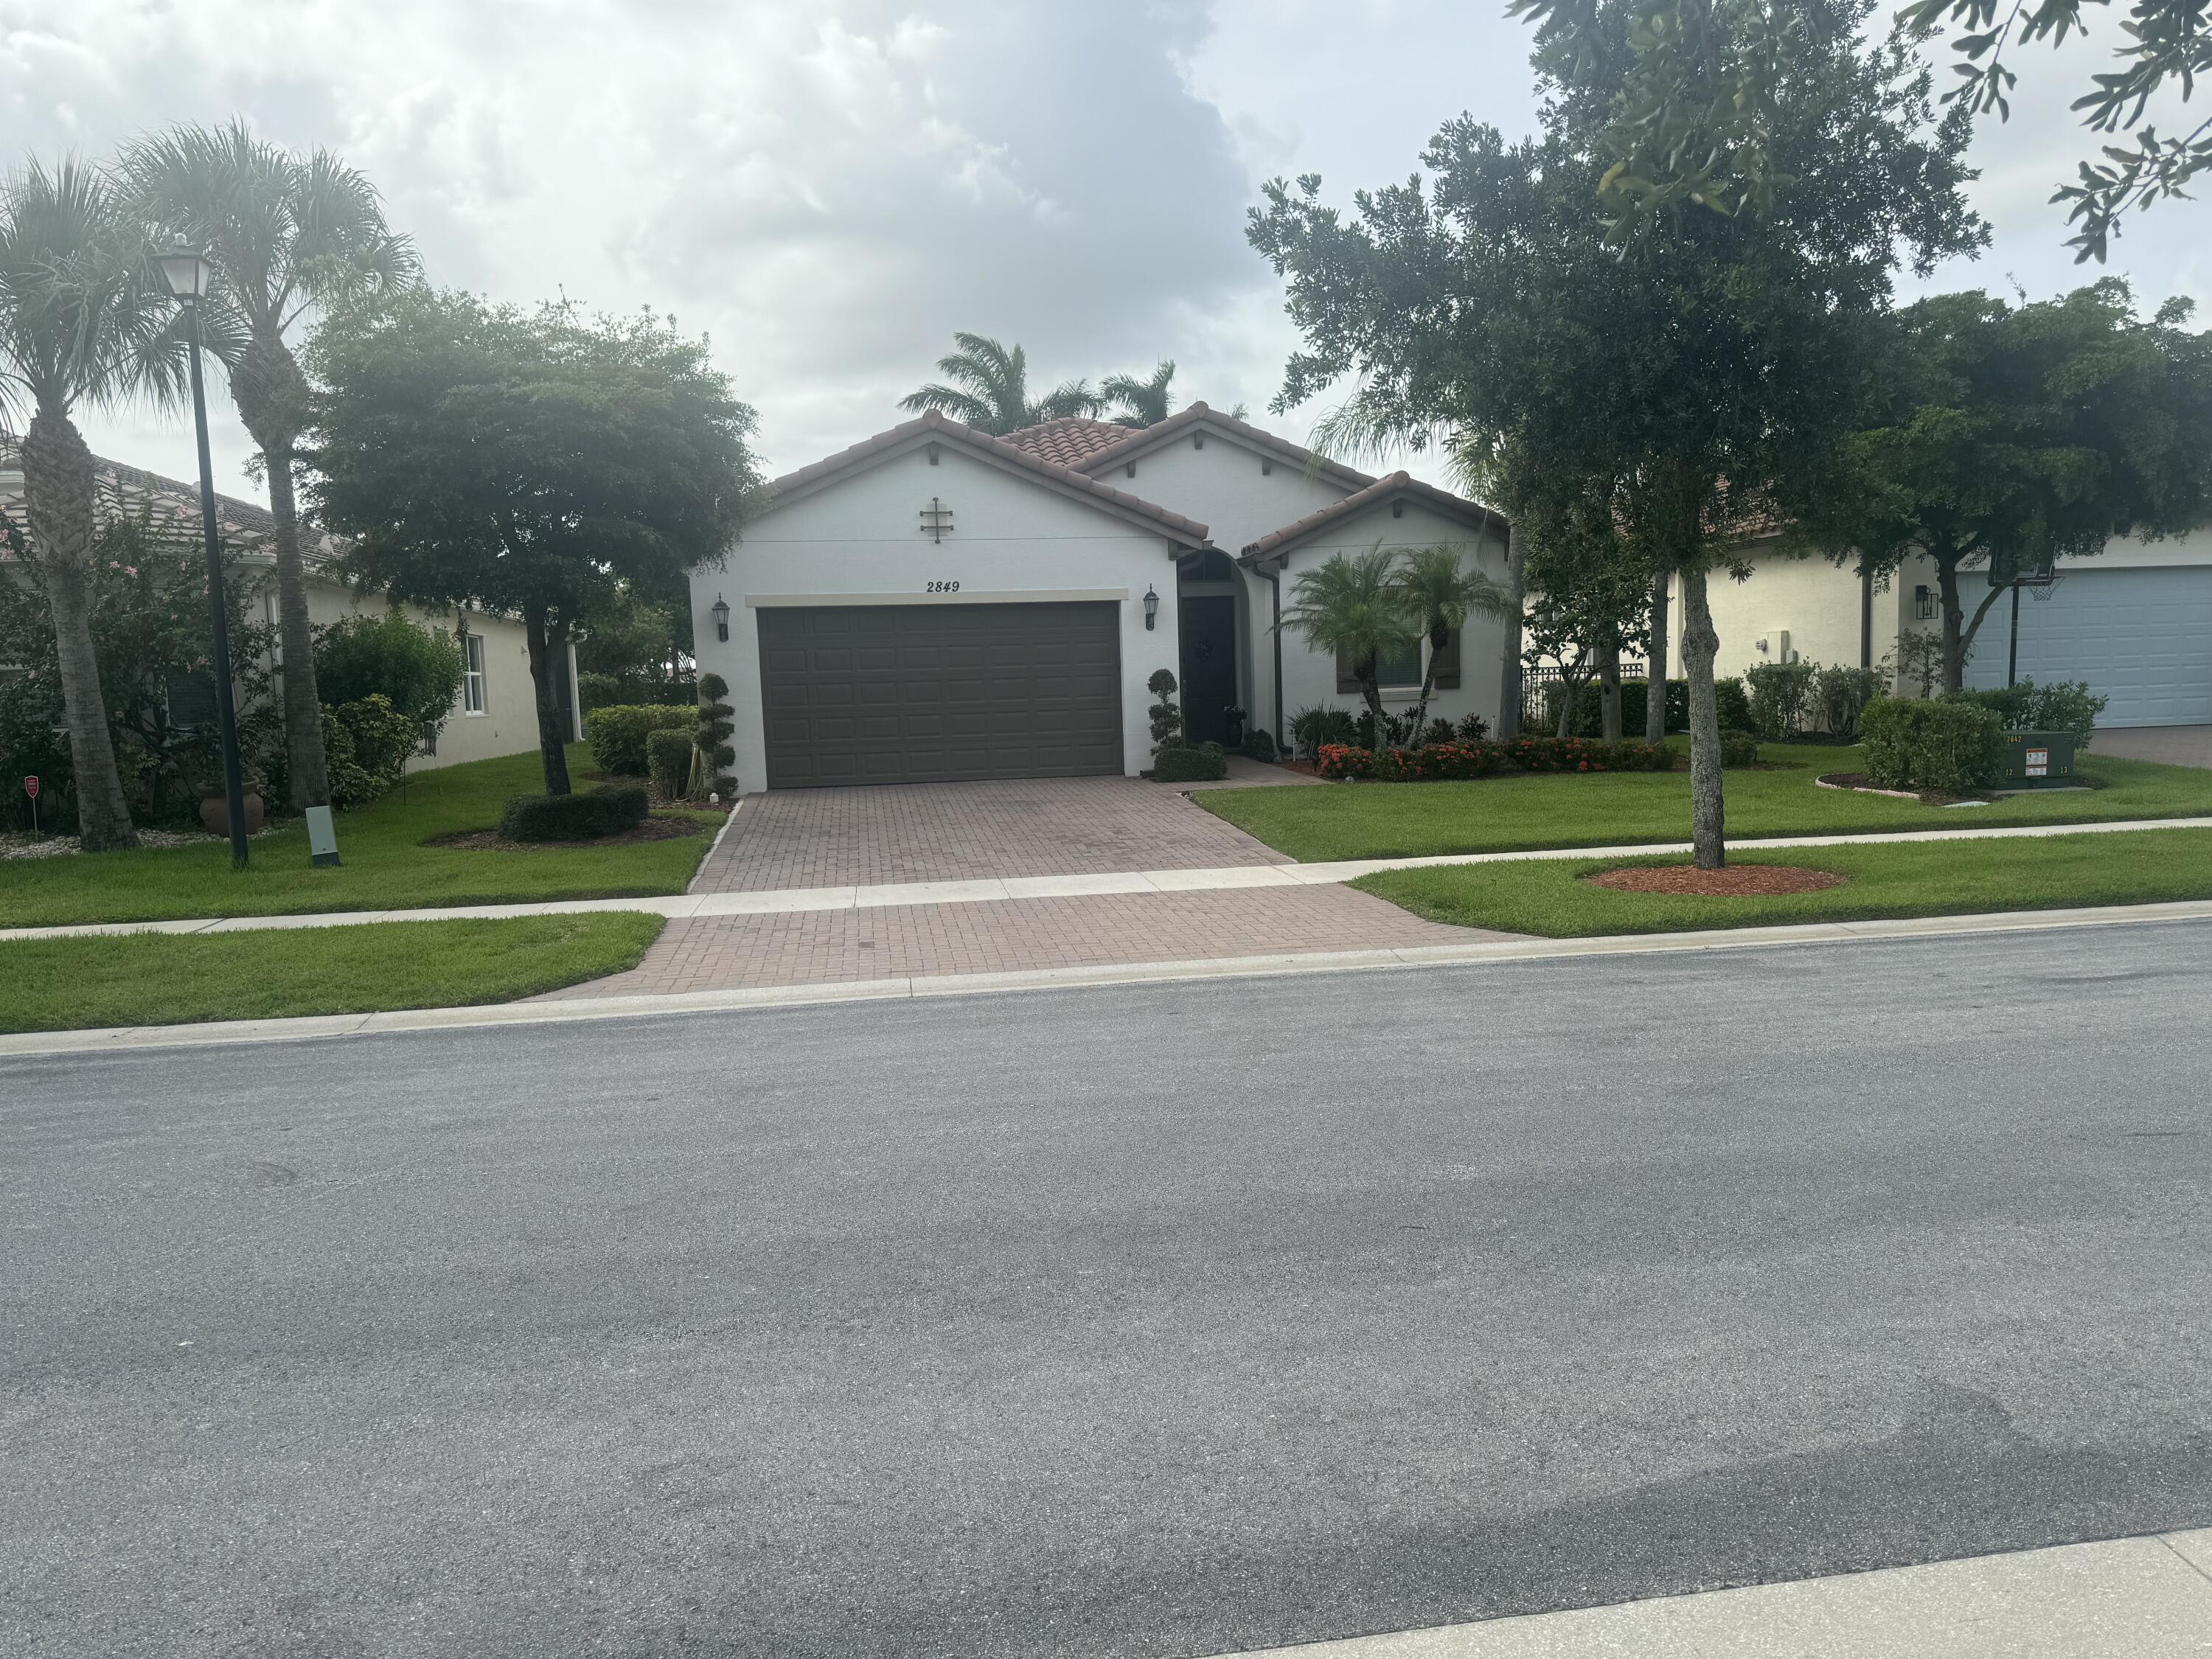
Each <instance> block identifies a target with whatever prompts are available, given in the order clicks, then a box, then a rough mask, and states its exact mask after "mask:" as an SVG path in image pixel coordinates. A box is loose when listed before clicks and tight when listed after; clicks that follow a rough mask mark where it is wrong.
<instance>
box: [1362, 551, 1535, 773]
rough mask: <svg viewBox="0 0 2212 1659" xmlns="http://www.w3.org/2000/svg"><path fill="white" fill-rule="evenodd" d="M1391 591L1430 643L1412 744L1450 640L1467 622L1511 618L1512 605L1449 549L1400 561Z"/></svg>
mask: <svg viewBox="0 0 2212 1659" xmlns="http://www.w3.org/2000/svg"><path fill="white" fill-rule="evenodd" d="M1391 586H1392V589H1393V591H1394V592H1395V593H1396V594H1397V596H1398V603H1399V604H1400V605H1401V607H1403V609H1404V611H1405V612H1406V616H1407V620H1408V621H1410V622H1412V623H1413V624H1414V626H1415V627H1416V628H1418V629H1419V630H1420V632H1421V633H1422V634H1424V635H1426V636H1427V638H1428V641H1429V659H1428V662H1427V664H1426V665H1425V666H1424V667H1423V668H1422V670H1421V700H1420V701H1419V702H1418V703H1416V704H1415V705H1414V707H1413V741H1414V742H1415V743H1419V741H1420V740H1421V733H1422V732H1423V731H1424V730H1425V728H1426V727H1427V726H1428V723H1429V697H1430V695H1431V693H1432V692H1433V691H1434V690H1435V689H1436V684H1437V659H1438V658H1439V656H1440V654H1441V653H1443V650H1444V648H1445V647H1448V646H1449V645H1450V644H1451V638H1452V635H1453V634H1455V632H1457V631H1458V630H1459V629H1462V628H1463V627H1465V626H1466V624H1467V619H1468V617H1472V616H1475V615H1478V614H1480V615H1482V616H1486V617H1505V616H1510V615H1511V614H1512V611H1513V602H1512V600H1511V599H1509V598H1508V597H1507V596H1506V592H1505V590H1504V588H1502V587H1500V586H1498V584H1497V583H1496V582H1494V581H1492V580H1490V578H1489V577H1487V576H1486V575H1484V574H1482V573H1481V572H1480V570H1470V569H1468V568H1467V567H1466V566H1465V565H1464V564H1462V563H1461V562H1460V556H1459V550H1458V549H1457V548H1453V547H1422V548H1416V549H1415V550H1413V551H1412V552H1410V553H1408V554H1407V555H1405V556H1404V562H1403V563H1401V565H1400V566H1399V567H1398V568H1397V569H1396V571H1395V572H1394V573H1393V574H1392V578H1391Z"/></svg>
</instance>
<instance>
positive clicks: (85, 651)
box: [22, 410, 138, 853]
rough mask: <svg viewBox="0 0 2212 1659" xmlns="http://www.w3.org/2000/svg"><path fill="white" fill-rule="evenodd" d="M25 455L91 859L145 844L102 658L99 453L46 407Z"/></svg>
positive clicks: (26, 507)
mask: <svg viewBox="0 0 2212 1659" xmlns="http://www.w3.org/2000/svg"><path fill="white" fill-rule="evenodd" d="M22 457H23V512H24V516H25V517H26V518H27V520H29V521H30V531H31V535H30V547H31V550H32V556H33V558H34V559H35V560H36V562H37V564H38V570H39V580H40V586H42V587H43V588H44V589H45V591H46V603H47V604H48V605H51V606H52V609H53V616H54V649H55V653H56V655H57V656H58V658H59V659H60V663H61V680H62V704H63V707H64V709H65V710H66V711H67V715H68V720H69V740H70V766H71V768H72V769H74V770H75V772H76V821H77V837H78V840H79V841H80V842H82V845H83V847H84V850H85V851H86V852H88V853H108V852H113V851H116V850H117V849H118V848H126V847H136V846H137V844H138V832H137V829H135V828H134V827H133V826H132V824H131V802H130V799H129V797H127V796H126V795H125V794H124V793H123V777H122V774H121V773H119V772H118V770H117V769H116V765H115V740H114V738H113V736H112V734H111V733H110V732H109V731H108V727H107V703H106V698H104V697H103V696H101V694H100V658H99V654H98V653H97V652H96V651H95V650H94V646H93V642H92V587H93V576H92V570H91V567H90V562H89V561H90V559H91V554H92V539H93V533H94V509H93V501H94V494H93V491H94V483H93V462H92V451H91V450H89V449H88V448H87V447H85V442H84V438H83V436H82V435H81V434H80V433H79V432H78V431H77V429H76V426H75V425H74V424H73V423H72V422H70V418H69V416H66V415H63V414H57V413H54V412H52V411H49V410H40V411H39V412H38V413H36V414H34V415H33V416H32V417H31V421H30V425H29V427H28V428H27V430H26V431H25V432H24V434H23V442H22Z"/></svg>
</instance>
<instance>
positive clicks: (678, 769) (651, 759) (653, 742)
mask: <svg viewBox="0 0 2212 1659" xmlns="http://www.w3.org/2000/svg"><path fill="white" fill-rule="evenodd" d="M695 736H696V733H694V732H682V731H675V732H647V733H646V735H645V760H646V765H647V768H648V769H650V775H651V777H652V779H653V787H654V788H656V789H658V790H659V791H660V798H661V799H663V800H675V799H678V798H680V797H681V796H682V795H683V793H684V791H685V790H686V789H688V788H689V787H690V783H691V757H692V756H693V754H695V753H696V751H697V749H698V744H696V742H695V741H694V740H693V739H694V738H695Z"/></svg>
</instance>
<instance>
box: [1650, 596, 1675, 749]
mask: <svg viewBox="0 0 2212 1659" xmlns="http://www.w3.org/2000/svg"><path fill="white" fill-rule="evenodd" d="M1668 586H1671V582H1670V573H1668V572H1667V571H1664V570H1662V571H1661V572H1660V573H1659V574H1657V575H1656V576H1654V577H1653V578H1652V579H1651V648H1650V650H1649V651H1648V652H1646V653H1644V654H1645V655H1646V656H1647V657H1648V658H1649V659H1650V661H1649V663H1648V665H1647V666H1646V667H1645V670H1644V742H1646V743H1648V744H1650V745H1651V746H1652V747H1653V748H1654V749H1656V748H1657V747H1658V746H1659V745H1660V744H1662V743H1664V742H1666V741H1667V590H1668Z"/></svg>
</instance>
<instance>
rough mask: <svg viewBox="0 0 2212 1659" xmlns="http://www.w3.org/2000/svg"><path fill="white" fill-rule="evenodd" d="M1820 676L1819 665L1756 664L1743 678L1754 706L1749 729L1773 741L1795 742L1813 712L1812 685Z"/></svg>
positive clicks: (1796, 663) (1803, 663)
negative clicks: (1787, 740)
mask: <svg viewBox="0 0 2212 1659" xmlns="http://www.w3.org/2000/svg"><path fill="white" fill-rule="evenodd" d="M1819 677H1820V665H1819V664H1818V663H1810V662H1762V663H1754V664H1753V665H1752V666H1751V668H1750V670H1749V671H1747V673H1746V674H1745V675H1744V677H1743V683H1744V696H1745V698H1746V700H1747V702H1749V703H1750V705H1751V720H1750V722H1749V726H1750V729H1751V730H1752V731H1753V732H1758V733H1759V736H1760V737H1762V738H1767V739H1769V740H1770V741H1778V740H1779V739H1781V738H1794V737H1796V735H1797V734H1798V733H1799V732H1802V731H1803V730H1804V729H1805V725H1806V716H1807V715H1808V714H1810V713H1811V712H1812V702H1813V683H1814V680H1815V679H1817V678H1819ZM1725 725H1726V722H1725V721H1724V722H1723V726H1725Z"/></svg>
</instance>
